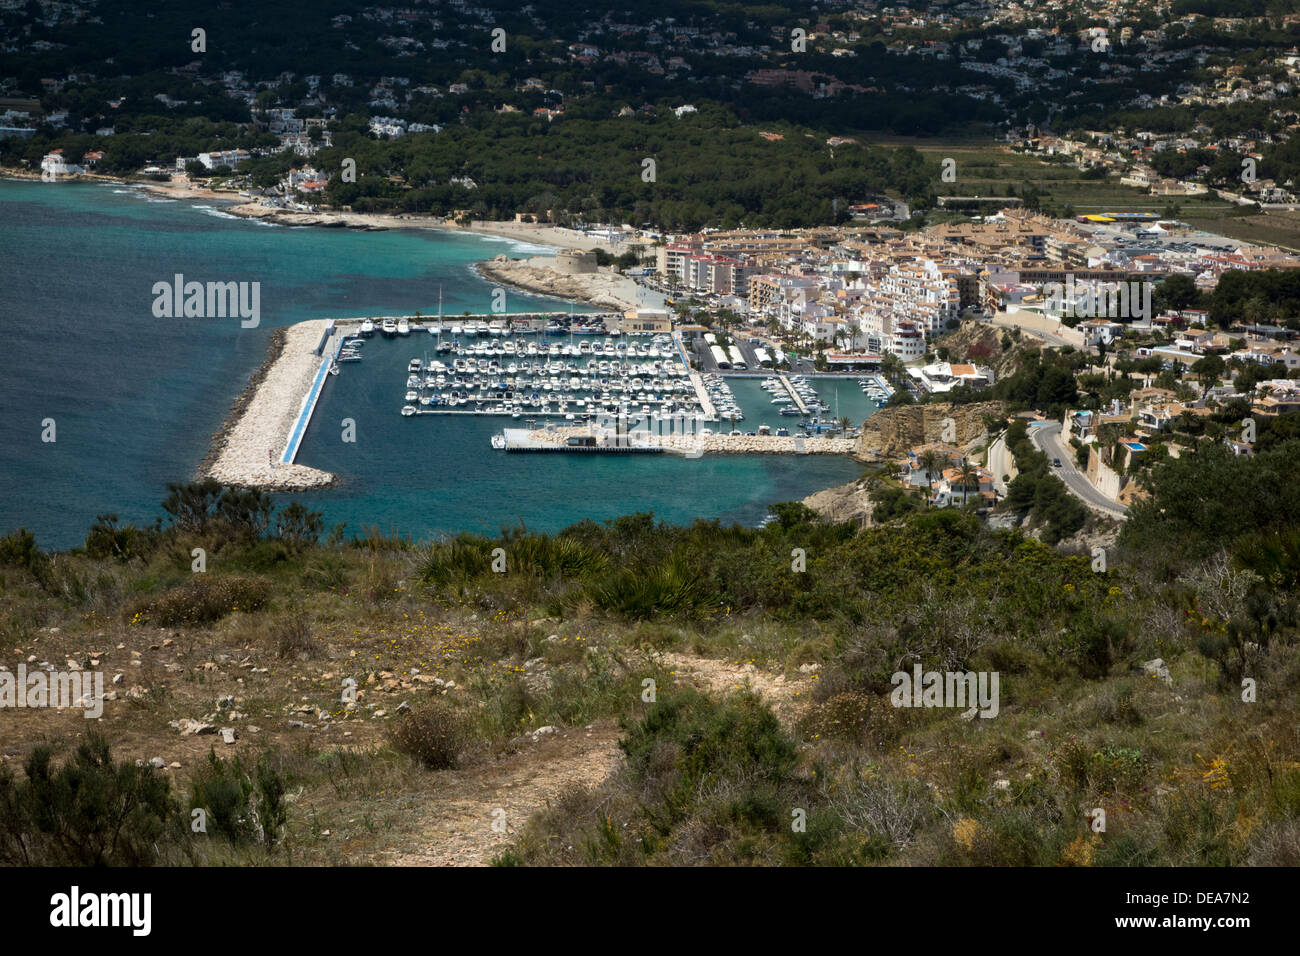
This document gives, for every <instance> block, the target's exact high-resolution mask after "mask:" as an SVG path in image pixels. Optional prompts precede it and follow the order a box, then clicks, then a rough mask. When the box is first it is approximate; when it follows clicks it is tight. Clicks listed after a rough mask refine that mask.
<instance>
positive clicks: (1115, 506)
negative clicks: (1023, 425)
mask: <svg viewBox="0 0 1300 956" xmlns="http://www.w3.org/2000/svg"><path fill="white" fill-rule="evenodd" d="M1029 440H1030V441H1031V442H1033V444H1034V447H1035V448H1037V449H1038V450H1039V451H1041V452H1042V453H1043V454H1045V455H1046V456H1047V458H1048V461H1051V460H1052V459H1060V461H1061V467H1059V468H1057V467H1055V466H1053V467H1052V471H1053V472H1054V473H1055V474H1056V475H1058V476H1059V477H1060V479H1061V480H1062V481H1064V482H1065V487H1067V488H1069V489H1070V492H1071V494H1073V495H1074V496H1075V497H1076V498H1078V499H1079V500H1080V501H1082V502H1083V503H1084V504H1085V505H1087V506H1088V507H1089V508H1094V509H1096V510H1097V511H1101V512H1103V513H1105V514H1107V515H1110V516H1111V517H1112V518H1120V519H1123V517H1124V516H1125V515H1126V514H1128V508H1126V507H1125V506H1124V505H1122V504H1120V503H1119V502H1118V501H1115V500H1114V499H1113V498H1107V497H1106V496H1105V495H1103V494H1102V493H1101V492H1100V491H1098V490H1097V489H1096V488H1095V487H1094V486H1093V484H1092V482H1090V481H1089V480H1088V477H1087V476H1086V475H1085V474H1084V473H1083V472H1081V471H1080V470H1079V469H1078V467H1076V466H1075V464H1074V453H1073V449H1071V448H1070V447H1069V446H1068V445H1066V443H1065V442H1063V441H1062V440H1061V423H1060V422H1043V423H1041V424H1036V425H1031V426H1030V428H1029Z"/></svg>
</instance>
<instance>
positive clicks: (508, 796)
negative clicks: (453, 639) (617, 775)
mask: <svg viewBox="0 0 1300 956" xmlns="http://www.w3.org/2000/svg"><path fill="white" fill-rule="evenodd" d="M662 662H663V663H664V664H665V665H667V666H668V667H670V668H672V669H673V670H675V671H676V672H677V677H678V680H680V681H682V682H683V683H690V684H693V685H694V686H696V687H698V688H699V689H701V690H704V691H707V692H708V693H710V694H713V695H717V696H721V695H725V694H729V693H731V692H733V691H735V690H738V689H740V688H741V687H743V686H745V684H746V682H748V683H749V685H750V686H751V687H753V689H754V690H756V691H757V692H758V693H759V694H761V695H762V696H763V698H764V699H766V700H768V701H770V702H771V704H772V706H773V707H774V708H775V710H776V712H777V714H778V716H780V717H781V718H782V720H783V721H786V722H789V721H791V720H792V719H793V718H794V716H795V715H796V714H797V712H798V710H799V708H800V700H801V698H802V697H804V696H806V695H807V693H808V692H809V691H811V689H812V684H813V678H812V677H810V676H809V677H804V676H802V675H801V676H800V679H798V680H786V679H785V676H784V675H782V674H771V673H768V672H765V671H762V670H758V669H757V668H755V667H754V666H753V665H752V664H747V665H737V664H734V663H733V662H731V661H721V660H713V659H710V658H702V657H690V656H688V655H685V654H665V655H663V658H662ZM618 738H619V731H618V727H617V726H616V725H615V724H614V722H613V721H602V722H598V723H596V724H593V725H592V726H591V729H589V730H587V729H582V728H570V729H559V730H557V731H556V732H555V733H552V734H547V735H543V736H541V737H540V738H539V739H538V740H537V741H536V742H535V743H534V742H532V741H529V740H524V741H521V742H520V744H519V748H518V750H517V751H516V752H514V753H511V754H509V755H507V756H505V757H502V758H500V759H497V760H495V761H492V762H490V763H486V764H483V765H481V766H475V767H470V768H467V769H465V770H458V771H448V772H446V773H444V774H441V775H440V777H439V781H438V787H437V789H436V790H434V791H433V792H431V793H429V794H428V796H427V801H426V802H424V803H423V804H422V805H421V809H420V811H419V814H418V818H417V819H416V820H415V821H413V822H412V826H411V833H412V837H411V839H410V841H409V843H408V848H406V849H403V850H399V851H389V852H388V853H386V854H382V855H381V859H380V861H379V862H380V863H382V864H384V865H388V866H486V865H487V864H488V863H489V862H490V861H491V860H492V858H493V856H495V855H496V854H497V853H499V852H500V851H501V850H503V849H504V848H506V847H507V846H508V845H509V844H510V843H512V842H513V841H514V840H515V839H516V838H517V837H518V836H519V833H520V831H521V829H522V828H523V826H524V823H525V822H526V821H527V820H528V818H529V817H530V816H532V815H533V814H534V813H536V812H537V811H538V810H542V809H544V808H545V807H546V806H547V804H548V803H549V802H551V801H553V800H554V799H555V798H556V797H558V796H559V795H560V794H561V793H563V792H565V791H566V790H568V789H570V788H571V787H575V786H583V787H594V786H596V785H597V784H599V783H600V782H601V781H603V780H604V779H605V778H606V777H607V776H609V774H611V773H613V772H614V771H615V770H616V769H617V768H618V766H619V765H620V763H621V762H622V757H623V755H622V753H621V752H620V751H619V749H618ZM500 811H504V822H505V828H504V832H501V830H500V829H497V830H494V829H493V820H494V819H498V818H501V816H502V814H501V812H500ZM498 827H500V824H498Z"/></svg>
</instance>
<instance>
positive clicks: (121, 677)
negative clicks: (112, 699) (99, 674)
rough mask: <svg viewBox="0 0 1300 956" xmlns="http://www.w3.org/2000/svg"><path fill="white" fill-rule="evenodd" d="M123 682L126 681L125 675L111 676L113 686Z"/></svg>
mask: <svg viewBox="0 0 1300 956" xmlns="http://www.w3.org/2000/svg"><path fill="white" fill-rule="evenodd" d="M124 680H126V675H125V674H114V675H113V683H114V684H120V683H122V681H124Z"/></svg>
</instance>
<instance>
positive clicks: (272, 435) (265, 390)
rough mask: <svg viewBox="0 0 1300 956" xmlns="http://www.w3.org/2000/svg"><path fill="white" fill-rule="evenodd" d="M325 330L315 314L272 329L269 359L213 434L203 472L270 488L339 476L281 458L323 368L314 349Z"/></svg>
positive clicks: (319, 483)
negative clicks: (296, 322) (314, 382)
mask: <svg viewBox="0 0 1300 956" xmlns="http://www.w3.org/2000/svg"><path fill="white" fill-rule="evenodd" d="M324 330H325V320H324V319H314V320H312V321H309V322H299V323H298V324H297V325H292V326H289V327H288V328H285V329H277V330H276V331H275V332H274V333H273V334H272V336H271V346H270V350H269V354H268V355H267V359H266V362H265V363H263V365H262V367H261V368H260V369H258V370H257V372H256V373H254V375H253V378H252V379H251V380H250V381H249V383H248V387H247V388H245V389H244V391H243V392H242V393H241V394H240V396H239V398H238V399H236V401H235V404H234V407H233V408H232V409H231V411H230V414H229V415H228V416H227V418H226V423H225V425H223V426H222V429H221V431H220V432H218V433H217V435H216V437H215V438H214V439H213V441H212V450H211V452H210V453H209V454H208V457H207V459H206V460H205V461H204V462H203V464H202V466H200V469H199V474H200V476H201V477H204V478H215V479H216V480H218V481H220V482H223V483H224V484H229V485H242V486H245V487H250V488H262V489H265V490H267V491H304V490H307V489H310V488H323V487H325V486H327V485H330V484H332V483H333V482H334V476H333V475H331V474H330V473H329V472H327V471H320V470H318V469H316V468H308V467H306V466H305V465H288V464H283V463H282V462H281V461H280V458H281V457H282V456H283V455H284V449H285V446H286V445H287V443H288V440H289V435H290V432H291V431H292V429H293V427H294V425H295V424H296V422H297V420H298V415H299V413H300V412H301V411H302V406H303V399H304V398H306V396H307V392H308V390H309V389H310V388H311V383H312V380H313V379H314V378H315V377H316V373H317V372H318V371H319V370H320V365H321V357H320V356H319V355H317V354H316V353H315V351H314V349H315V348H316V346H317V344H318V343H319V342H320V338H321V334H322V333H323V332H324Z"/></svg>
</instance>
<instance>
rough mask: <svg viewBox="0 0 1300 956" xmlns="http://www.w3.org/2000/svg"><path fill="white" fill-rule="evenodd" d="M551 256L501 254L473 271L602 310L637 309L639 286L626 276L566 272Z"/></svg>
mask: <svg viewBox="0 0 1300 956" xmlns="http://www.w3.org/2000/svg"><path fill="white" fill-rule="evenodd" d="M555 262H556V260H555V259H554V258H553V257H550V256H532V257H531V258H528V259H511V258H509V257H508V256H505V255H500V256H497V257H496V258H494V259H488V260H487V261H485V262H478V263H475V265H474V270H475V271H476V272H477V273H478V274H479V275H480V276H481V277H482V278H483V279H484V280H485V281H487V282H496V283H500V284H501V285H505V286H510V287H513V288H516V289H520V290H522V291H524V292H531V293H533V294H535V295H545V296H550V297H551V298H554V299H569V300H572V301H576V302H586V303H588V304H590V305H595V306H599V307H601V308H612V309H618V310H619V311H626V310H628V309H635V308H636V307H637V303H636V290H637V285H636V283H635V282H634V281H633V280H632V279H629V278H628V277H627V276H624V275H620V274H618V273H612V272H583V273H565V272H560V271H559V270H558V269H556V268H555Z"/></svg>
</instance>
